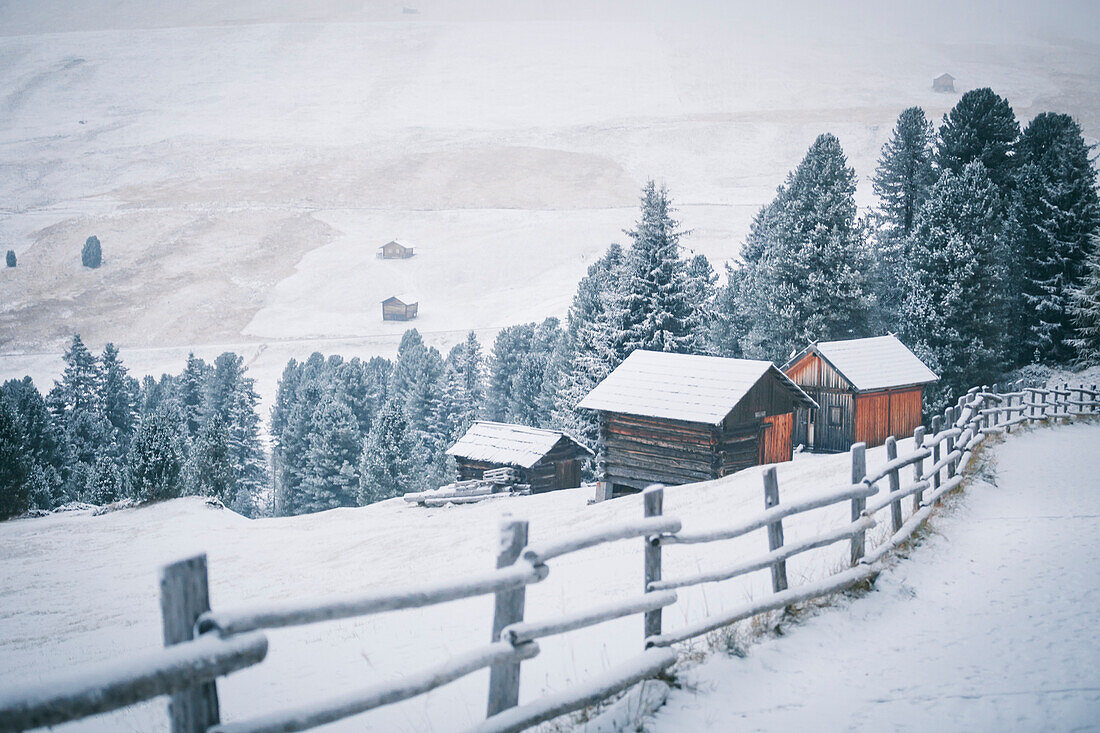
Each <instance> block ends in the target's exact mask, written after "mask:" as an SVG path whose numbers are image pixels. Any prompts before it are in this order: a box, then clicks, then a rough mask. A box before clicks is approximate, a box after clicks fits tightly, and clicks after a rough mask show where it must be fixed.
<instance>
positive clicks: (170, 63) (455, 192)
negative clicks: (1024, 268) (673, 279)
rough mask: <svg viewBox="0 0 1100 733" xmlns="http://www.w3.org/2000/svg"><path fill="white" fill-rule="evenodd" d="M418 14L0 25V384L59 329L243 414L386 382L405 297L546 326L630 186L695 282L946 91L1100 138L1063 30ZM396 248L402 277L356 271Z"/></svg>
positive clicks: (691, 17)
mask: <svg viewBox="0 0 1100 733" xmlns="http://www.w3.org/2000/svg"><path fill="white" fill-rule="evenodd" d="M765 5H766V6H767V7H765ZM757 6H759V7H757ZM416 8H417V9H418V10H419V13H418V14H416V15H406V14H402V12H401V4H400V3H393V2H384V1H381V0H364V1H356V2H352V1H351V0H313V1H312V2H290V1H289V0H279V1H278V2H265V3H261V2H257V1H251V2H226V1H225V0H201V1H199V2H187V3H175V2H167V0H149V1H143V2H139V1H138V0H122V1H118V0H110V1H108V0H77V1H75V2H69V1H62V0H40V1H38V2H18V1H9V2H0V249H7V248H9V247H10V248H12V249H14V250H15V251H16V253H17V255H18V257H19V266H18V267H17V268H15V269H2V270H0V378H5V379H6V378H9V377H17V376H22V375H23V374H27V373H29V374H31V375H32V376H33V377H35V379H36V381H37V382H38V384H39V386H40V388H42V389H46V388H48V387H49V384H50V382H51V380H52V379H53V378H54V377H55V376H56V375H57V373H58V372H59V370H60V359H59V355H60V352H61V349H62V348H63V346H64V345H65V343H66V342H67V341H68V340H69V339H70V338H71V336H72V334H73V333H77V332H79V333H80V334H81V335H82V336H83V337H84V338H85V341H86V342H87V343H89V345H91V346H92V347H93V348H95V349H97V350H98V349H99V348H101V347H102V345H103V343H105V342H106V341H114V342H115V343H116V344H118V345H119V346H120V347H121V348H122V354H123V358H124V359H125V360H126V362H127V364H128V365H130V366H131V367H132V369H133V371H134V373H135V374H136V375H138V376H140V375H143V374H147V373H152V374H159V373H161V372H163V371H173V372H177V371H179V370H180V369H181V368H182V366H183V360H184V358H185V356H186V353H187V350H188V349H189V348H194V349H195V350H196V352H197V353H199V354H200V355H202V356H205V357H207V358H210V357H212V356H215V355H217V353H219V352H220V351H222V350H225V349H233V350H236V351H238V352H239V353H242V354H243V355H245V357H246V359H247V360H248V363H249V366H250V369H251V371H252V374H253V375H254V376H256V377H257V378H258V379H259V385H258V386H259V391H260V393H261V396H262V397H263V398H264V401H265V404H269V403H270V399H271V396H272V394H273V392H274V388H275V381H276V379H277V377H278V375H279V373H280V372H281V370H282V368H283V366H284V364H285V362H286V360H287V359H288V358H290V357H292V356H293V357H298V358H304V357H305V356H308V354H309V353H310V352H311V351H314V350H322V351H325V352H327V353H334V352H336V353H343V354H344V355H345V356H349V357H350V356H354V355H359V356H368V355H372V354H383V355H392V354H393V353H394V352H395V350H396V345H397V341H398V339H399V337H400V334H401V332H402V331H403V328H404V326H403V324H394V323H386V324H383V323H382V322H381V320H380V313H379V310H380V307H379V301H381V300H382V299H384V298H386V297H388V296H390V295H393V294H395V293H403V292H409V293H411V294H412V295H413V297H415V298H417V299H419V301H420V314H421V315H420V318H419V319H418V320H417V321H416V322H415V323H414V325H416V326H417V327H418V328H419V329H420V330H421V331H422V332H425V333H426V334H427V336H428V339H429V341H430V342H431V343H435V344H438V345H439V346H441V347H444V348H446V347H447V346H449V345H450V344H451V343H454V342H455V341H456V340H458V339H460V338H461V337H462V336H463V335H464V334H465V332H466V331H467V330H469V329H476V330H477V331H478V333H479V335H480V336H481V337H482V339H483V340H486V341H487V340H490V339H491V338H492V337H493V335H494V334H495V331H496V329H498V328H499V327H501V326H505V325H509V324H513V323H517V322H522V321H526V320H537V319H541V318H543V317H545V316H548V315H559V316H560V315H563V314H564V312H565V309H566V307H567V305H568V303H569V300H570V298H571V296H572V293H573V290H574V288H575V285H576V282H577V280H578V279H579V277H580V276H581V275H582V274H583V273H584V271H585V269H586V268H587V266H588V264H589V263H591V262H592V260H593V259H594V258H595V257H597V256H598V255H599V254H600V253H601V252H602V251H603V250H604V248H605V247H606V246H607V244H608V243H609V242H612V241H622V240H623V239H624V235H623V234H622V229H623V228H626V227H629V226H631V225H632V223H633V221H634V219H635V217H636V208H637V200H636V196H637V194H638V191H639V190H640V187H641V186H642V184H643V183H644V181H645V180H646V179H647V178H649V177H655V178H657V179H659V180H662V181H663V182H665V183H667V185H668V186H669V187H670V189H671V191H672V194H673V196H674V198H675V200H676V202H677V203H678V204H679V205H680V210H681V211H680V215H681V218H682V219H683V222H684V224H685V226H686V227H688V228H691V229H692V230H693V234H692V235H691V236H690V237H689V238H688V239H687V240H686V241H687V244H688V245H689V246H690V247H691V248H692V249H693V250H695V251H698V252H703V253H705V254H706V255H707V256H708V257H710V258H711V259H712V261H713V262H714V263H715V264H716V265H718V266H719V267H720V264H721V262H723V261H725V260H727V259H729V258H731V257H734V256H735V255H736V254H737V252H738V250H739V248H740V242H741V240H742V238H743V236H744V234H745V232H746V230H747V227H748V223H749V221H750V219H751V217H752V215H753V213H754V212H755V211H756V210H757V208H758V207H759V206H760V205H761V204H762V203H764V202H766V201H767V200H768V199H769V198H770V197H771V195H772V194H773V192H774V189H775V186H776V185H778V184H779V183H780V182H781V181H782V179H783V177H784V175H785V174H786V172H787V171H788V170H790V169H791V168H792V167H793V166H794V165H796V164H797V162H798V161H799V160H800V159H801V157H802V155H803V154H804V152H805V150H806V148H807V147H808V146H809V144H810V143H811V142H812V141H813V139H814V138H815V137H816V135H817V134H818V133H820V132H824V131H830V132H833V133H835V134H836V135H837V136H838V137H839V138H840V140H841V142H842V143H843V145H844V148H845V150H846V152H847V153H848V155H849V158H850V161H851V162H852V163H853V164H854V165H855V167H856V170H857V172H858V173H859V175H860V189H859V195H858V200H859V202H860V204H861V205H863V206H866V205H868V204H869V203H870V202H871V200H872V197H871V190H870V185H869V182H868V181H869V176H870V175H871V173H872V171H873V168H874V165H875V160H876V158H877V156H878V152H879V148H880V147H881V145H882V143H883V142H884V141H885V140H886V138H887V136H888V135H889V133H890V130H891V128H892V125H893V123H894V121H895V119H896V117H897V114H898V113H899V112H900V111H901V110H902V109H903V108H904V107H906V106H909V105H912V104H919V105H922V106H924V108H925V109H926V110H927V111H928V113H929V116H930V117H931V118H932V119H933V120H938V118H939V117H940V115H941V114H942V113H943V112H944V111H946V110H947V109H948V108H949V107H950V106H951V105H953V104H954V103H955V101H956V100H957V98H958V95H956V94H936V93H933V92H932V91H931V90H930V85H931V79H932V77H934V76H936V75H938V74H940V73H943V72H945V71H947V72H950V73H951V74H953V75H954V76H956V77H957V78H958V82H957V84H958V87H959V89H960V91H961V90H966V89H969V88H973V87H977V86H983V85H990V86H992V87H994V89H996V91H998V92H999V93H1001V94H1003V95H1005V96H1006V97H1007V98H1008V99H1009V100H1010V101H1011V103H1012V104H1013V106H1014V108H1015V110H1016V113H1017V115H1018V116H1019V117H1020V118H1021V119H1022V120H1026V119H1028V118H1030V117H1031V116H1033V115H1034V114H1036V113H1037V112H1039V111H1042V110H1048V109H1050V110H1057V111H1066V112H1069V113H1071V114H1074V115H1075V116H1077V117H1078V119H1079V120H1080V122H1081V124H1082V126H1083V128H1084V131H1085V134H1086V136H1088V137H1089V139H1092V140H1095V139H1096V138H1097V137H1098V136H1100V99H1098V97H1097V96H1096V94H1095V90H1096V88H1097V83H1098V81H1100V45H1098V44H1097V42H1096V41H1095V38H1094V33H1093V29H1094V28H1095V27H1096V25H1097V22H1100V17H1098V16H1100V11H1098V10H1097V8H1096V7H1093V6H1091V5H1089V4H1087V3H1086V4H1082V3H1072V2H1063V3H1053V4H1051V3H1045V4H1043V5H1042V7H1035V8H1034V9H1031V8H1024V7H1019V8H1014V7H1006V6H1005V5H1004V4H1003V3H993V2H991V1H990V2H982V3H973V4H968V5H967V6H966V7H965V8H959V7H957V6H956V4H953V3H946V2H943V3H931V4H925V5H922V6H921V7H913V8H895V7H889V8H882V7H879V6H878V5H877V4H871V3H864V2H857V1H856V0H847V1H846V2H840V3H810V2H799V3H780V4H757V3H754V4H752V5H751V6H747V7H746V6H743V5H742V4H739V3H717V2H708V1H707V0H692V1H691V2H678V3H657V2H630V3H627V2H594V3H567V2H563V3H534V2H505V1H504V0H497V1H495V2H494V1H490V0H481V1H476V0H466V1H465V2H444V0H430V1H429V2H424V3H417V4H416ZM90 234H96V235H97V236H99V238H100V239H101V240H102V242H103V247H104V257H105V264H104V266H103V267H102V268H101V269H99V270H95V271H92V270H86V269H83V268H81V267H79V266H78V263H79V260H78V252H79V248H80V245H81V243H82V242H83V241H84V239H85V238H86V237H87V236H88V235H90ZM393 237H402V238H405V239H408V240H409V241H411V242H412V243H413V244H414V245H415V246H416V247H417V250H418V254H417V256H416V257H414V258H413V259H411V260H408V261H405V262H383V261H381V260H378V259H376V258H375V256H374V255H375V250H376V248H377V246H378V245H380V244H381V243H383V242H385V241H387V240H389V239H391V238H393Z"/></svg>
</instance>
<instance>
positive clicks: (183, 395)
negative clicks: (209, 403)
mask: <svg viewBox="0 0 1100 733" xmlns="http://www.w3.org/2000/svg"><path fill="white" fill-rule="evenodd" d="M212 373H213V369H212V368H211V367H210V366H209V365H207V363H206V362H205V361H203V360H202V359H199V358H198V357H196V356H195V354H194V352H191V353H188V354H187V364H186V366H184V368H183V373H182V374H180V376H179V380H178V382H177V385H176V395H177V400H178V402H179V408H180V413H181V414H182V415H183V423H184V426H185V427H186V428H187V439H188V440H194V439H195V437H196V436H197V435H198V434H199V427H200V425H201V424H202V421H203V414H204V406H205V402H206V384H207V382H208V381H210V378H211V375H212Z"/></svg>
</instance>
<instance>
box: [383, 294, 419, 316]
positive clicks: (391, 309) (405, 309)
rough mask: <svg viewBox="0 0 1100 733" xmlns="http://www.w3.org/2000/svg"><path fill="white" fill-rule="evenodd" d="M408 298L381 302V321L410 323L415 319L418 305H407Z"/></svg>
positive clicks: (394, 298)
mask: <svg viewBox="0 0 1100 733" xmlns="http://www.w3.org/2000/svg"><path fill="white" fill-rule="evenodd" d="M409 300H411V298H409V297H408V296H403V297H398V296H396V295H394V296H393V297H390V298H386V299H385V300H383V301H382V320H383V321H411V320H412V319H414V318H416V313H417V311H418V310H419V306H420V303H415V302H414V303H409V302H407V301H409Z"/></svg>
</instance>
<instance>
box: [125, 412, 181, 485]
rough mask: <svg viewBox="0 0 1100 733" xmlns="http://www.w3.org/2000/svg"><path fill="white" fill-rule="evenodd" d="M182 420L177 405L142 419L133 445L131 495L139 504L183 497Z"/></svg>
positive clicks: (130, 472)
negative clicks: (140, 502)
mask: <svg viewBox="0 0 1100 733" xmlns="http://www.w3.org/2000/svg"><path fill="white" fill-rule="evenodd" d="M184 458H185V454H184V445H183V420H182V418H181V417H180V414H179V410H178V409H177V408H176V406H175V405H174V404H171V403H168V404H164V405H161V406H160V407H158V408H157V410H156V411H155V412H153V414H152V415H149V416H148V417H145V418H143V419H142V421H141V423H140V424H139V425H138V429H137V432H136V434H135V435H134V439H133V441H132V442H131V443H130V455H129V460H128V466H127V470H128V474H129V476H128V478H129V484H130V491H131V493H132V495H133V497H134V498H135V499H137V500H139V501H157V500H160V499H174V498H176V497H178V496H181V495H182V494H183V463H184Z"/></svg>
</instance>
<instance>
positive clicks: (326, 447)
mask: <svg viewBox="0 0 1100 733" xmlns="http://www.w3.org/2000/svg"><path fill="white" fill-rule="evenodd" d="M362 452H363V435H362V434H361V433H360V432H359V423H358V421H357V420H356V419H355V415H353V414H352V412H351V410H350V409H348V407H347V405H345V404H343V403H341V402H338V401H336V400H335V399H333V398H332V397H328V398H326V399H325V401H324V402H323V403H322V404H321V405H319V406H318V408H317V410H316V411H315V412H314V415H313V425H312V428H311V430H310V436H309V447H308V448H307V449H306V456H305V464H306V471H305V475H304V476H303V478H302V482H301V484H300V486H299V491H300V493H301V498H300V500H299V507H300V510H301V511H304V512H318V511H324V510H325V509H334V508H336V507H341V506H357V505H358V504H359V500H358V499H359V497H358V494H359V461H360V458H361V456H362Z"/></svg>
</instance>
